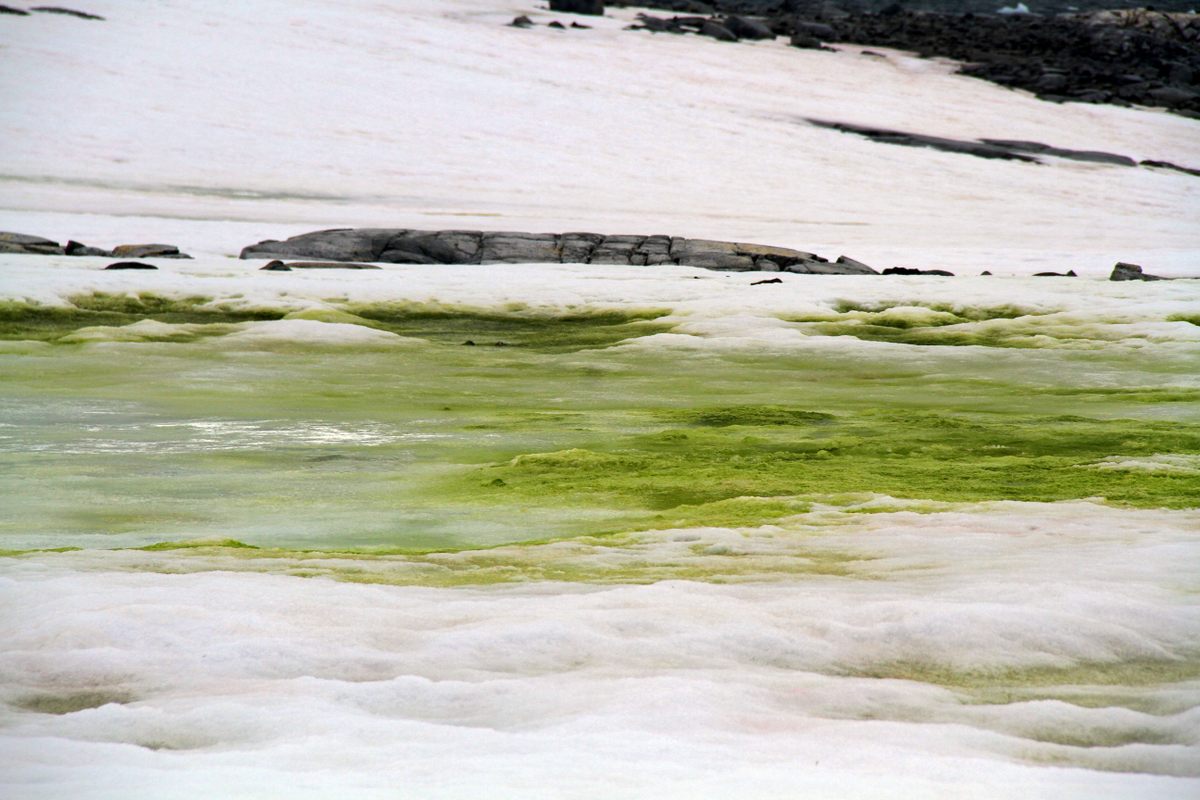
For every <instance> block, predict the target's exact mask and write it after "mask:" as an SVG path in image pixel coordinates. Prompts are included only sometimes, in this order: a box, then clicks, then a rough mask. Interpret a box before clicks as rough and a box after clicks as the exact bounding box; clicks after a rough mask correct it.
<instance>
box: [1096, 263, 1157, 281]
mask: <svg viewBox="0 0 1200 800" xmlns="http://www.w3.org/2000/svg"><path fill="white" fill-rule="evenodd" d="M1108 279H1109V280H1110V281H1164V280H1167V279H1166V278H1163V277H1161V276H1158V275H1148V274H1147V273H1145V272H1142V268H1141V267H1140V266H1138V265H1137V264H1127V263H1125V262H1124V261H1118V262H1117V263H1116V264H1114V265H1113V270H1112V274H1111V275H1109V276H1108Z"/></svg>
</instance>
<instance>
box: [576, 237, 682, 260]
mask: <svg viewBox="0 0 1200 800" xmlns="http://www.w3.org/2000/svg"><path fill="white" fill-rule="evenodd" d="M645 240H646V237H645V236H605V237H604V239H603V241H601V242H600V243H599V244H598V245H596V249H595V250H593V251H592V256H591V258H589V259H588V263H589V264H637V265H639V266H641V265H644V264H645V263H646V262H645V259H644V258H643V259H641V260H640V262H639V261H635V260H634V259H635V255H634V254H635V251H637V249H638V248H639V247H640V246H641V244H642V242H644V241H645ZM669 248H670V245H668V250H669Z"/></svg>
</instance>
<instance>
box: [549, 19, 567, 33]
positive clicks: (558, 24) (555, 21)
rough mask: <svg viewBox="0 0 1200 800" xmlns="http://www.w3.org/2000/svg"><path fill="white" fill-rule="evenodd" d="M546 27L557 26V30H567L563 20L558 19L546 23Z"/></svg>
mask: <svg viewBox="0 0 1200 800" xmlns="http://www.w3.org/2000/svg"><path fill="white" fill-rule="evenodd" d="M546 27H547V28H555V29H557V30H560V31H565V30H566V29H567V26H566V25H563V24H562V23H561V22H559V21H558V20H554V21H553V22H551V23H549V24H548V25H546Z"/></svg>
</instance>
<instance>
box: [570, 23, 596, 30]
mask: <svg viewBox="0 0 1200 800" xmlns="http://www.w3.org/2000/svg"><path fill="white" fill-rule="evenodd" d="M571 27H572V28H578V29H580V30H582V31H590V30H591V29H592V26H591V25H580V24H579V23H578V22H572V23H571Z"/></svg>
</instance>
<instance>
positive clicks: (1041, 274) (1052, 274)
mask: <svg viewBox="0 0 1200 800" xmlns="http://www.w3.org/2000/svg"><path fill="white" fill-rule="evenodd" d="M1033 277H1035V278H1077V277H1079V276H1078V275H1076V274H1075V270H1073V269H1069V270H1067V271H1066V272H1035V273H1033Z"/></svg>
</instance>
